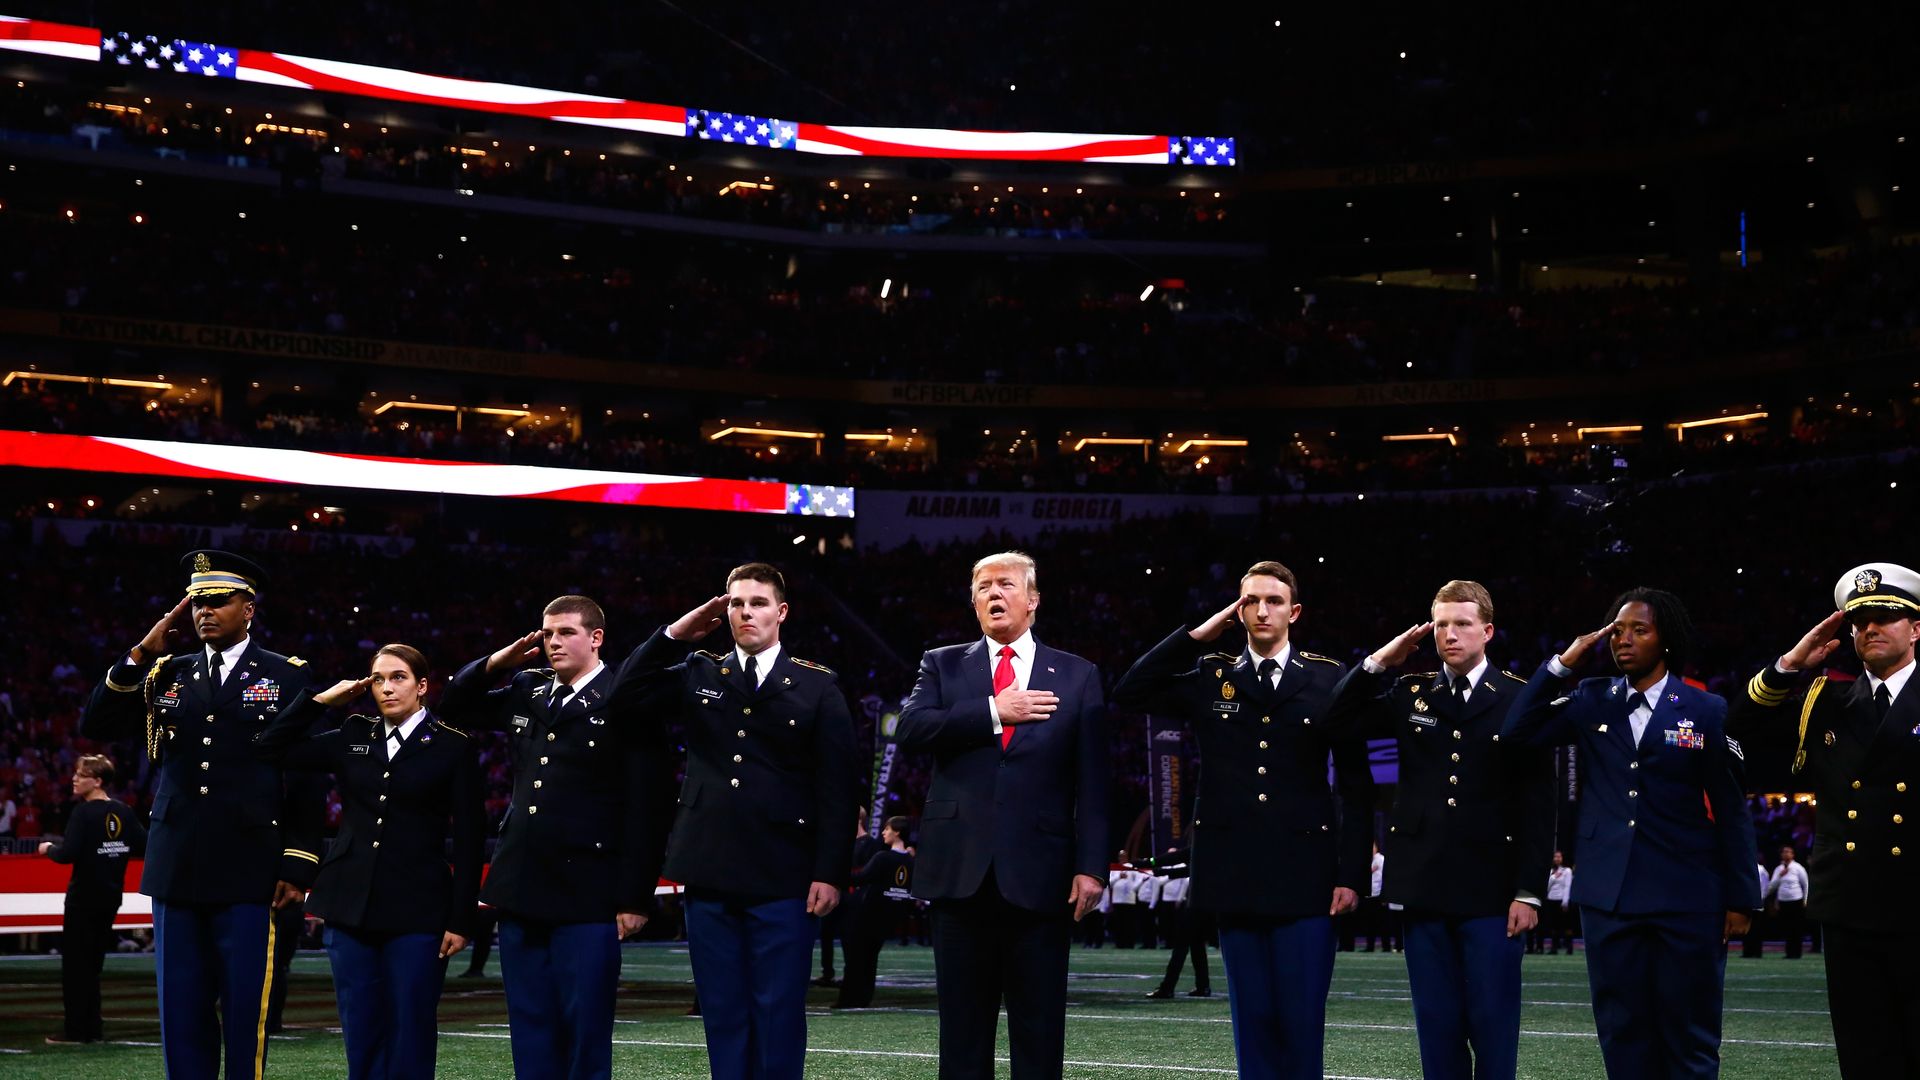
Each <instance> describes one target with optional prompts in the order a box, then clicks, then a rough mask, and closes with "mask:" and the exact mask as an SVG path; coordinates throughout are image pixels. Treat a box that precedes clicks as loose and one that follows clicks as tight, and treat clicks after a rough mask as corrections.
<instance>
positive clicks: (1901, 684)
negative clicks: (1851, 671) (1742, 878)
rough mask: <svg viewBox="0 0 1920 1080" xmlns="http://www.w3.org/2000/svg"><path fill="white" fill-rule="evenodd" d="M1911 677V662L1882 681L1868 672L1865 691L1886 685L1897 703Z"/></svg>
mask: <svg viewBox="0 0 1920 1080" xmlns="http://www.w3.org/2000/svg"><path fill="white" fill-rule="evenodd" d="M1912 676H1913V662H1912V661H1908V662H1907V666H1906V667H1903V668H1901V669H1900V670H1899V671H1896V672H1894V673H1893V674H1891V675H1889V676H1887V677H1886V678H1884V679H1882V678H1879V677H1877V676H1875V675H1874V673H1873V672H1871V671H1869V672H1867V690H1868V691H1869V692H1871V693H1874V694H1878V693H1879V692H1880V684H1881V683H1885V684H1886V685H1887V698H1888V700H1890V701H1898V700H1900V691H1901V690H1902V689H1903V688H1905V686H1906V685H1907V680H1908V679H1909V678H1911V677H1912ZM1794 865H1795V866H1798V865H1799V864H1798V863H1795V864H1794Z"/></svg>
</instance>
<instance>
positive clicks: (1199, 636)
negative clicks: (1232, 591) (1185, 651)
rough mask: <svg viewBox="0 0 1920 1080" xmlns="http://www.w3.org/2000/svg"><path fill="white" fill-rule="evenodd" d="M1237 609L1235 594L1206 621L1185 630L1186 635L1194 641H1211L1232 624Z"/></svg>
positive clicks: (1237, 602)
mask: <svg viewBox="0 0 1920 1080" xmlns="http://www.w3.org/2000/svg"><path fill="white" fill-rule="evenodd" d="M1239 611H1240V598H1239V597H1237V596H1236V597H1234V598H1233V602H1232V603H1231V604H1228V605H1227V606H1226V607H1223V608H1221V609H1220V610H1219V611H1216V612H1214V613H1213V614H1212V615H1211V616H1209V617H1208V619H1207V621H1206V622H1203V623H1201V624H1200V625H1199V626H1196V627H1194V628H1193V629H1191V630H1189V631H1187V636H1188V637H1190V638H1192V639H1193V640H1195V641H1212V640H1213V639H1214V638H1217V637H1219V636H1220V635H1221V634H1222V633H1223V632H1225V630H1226V629H1227V627H1229V626H1231V625H1233V623H1234V620H1235V619H1236V618H1237V617H1238V613H1239Z"/></svg>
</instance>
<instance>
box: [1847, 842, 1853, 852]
mask: <svg viewBox="0 0 1920 1080" xmlns="http://www.w3.org/2000/svg"><path fill="white" fill-rule="evenodd" d="M1853 849H1854V843H1853V841H1851V840H1849V841H1847V850H1848V851H1852V850H1853Z"/></svg>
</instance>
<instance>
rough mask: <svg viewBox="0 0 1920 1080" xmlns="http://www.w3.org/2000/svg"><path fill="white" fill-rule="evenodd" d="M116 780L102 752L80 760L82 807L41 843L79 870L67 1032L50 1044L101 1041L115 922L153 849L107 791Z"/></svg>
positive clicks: (63, 981) (71, 909)
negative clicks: (104, 969)
mask: <svg viewBox="0 0 1920 1080" xmlns="http://www.w3.org/2000/svg"><path fill="white" fill-rule="evenodd" d="M111 783H113V762H111V761H109V760H107V759H106V758H104V757H101V756H100V755H98V754H90V755H88V756H86V757H83V758H81V759H80V760H79V761H78V762H76V763H75V764H74V767H73V795H74V798H76V799H77V800H79V805H78V806H75V807H74V808H73V813H72V815H71V816H69V817H68V818H67V832H66V835H65V836H64V837H62V838H61V839H59V840H48V841H45V842H43V843H42V844H41V845H40V854H42V855H45V856H46V857H47V858H49V859H52V860H53V861H54V862H57V863H68V864H71V865H72V866H73V877H72V878H71V879H69V880H68V882H67V914H66V921H65V932H64V933H63V934H62V935H61V939H60V988H61V991H62V995H63V997H64V998H65V999H66V1013H67V1020H66V1031H65V1032H64V1033H63V1035H62V1037H61V1038H57V1039H56V1038H52V1037H49V1038H48V1039H47V1042H48V1043H50V1044H53V1045H60V1044H62V1043H85V1042H97V1041H99V1039H100V1038H101V1029H100V965H101V963H102V961H103V960H104V959H105V957H106V955H107V949H108V948H110V947H111V946H112V944H113V917H114V915H115V914H116V913H118V912H119V910H120V894H121V892H123V891H124V890H125V887H126V879H127V859H128V857H129V856H132V855H140V854H144V853H145V852H146V850H147V830H146V827H145V826H144V825H141V824H140V822H139V821H138V820H137V819H136V818H135V817H134V816H133V811H131V810H128V809H127V807H126V804H124V803H122V802H120V801H119V800H117V799H115V798H113V797H112V796H110V795H108V794H107V785H109V784H111Z"/></svg>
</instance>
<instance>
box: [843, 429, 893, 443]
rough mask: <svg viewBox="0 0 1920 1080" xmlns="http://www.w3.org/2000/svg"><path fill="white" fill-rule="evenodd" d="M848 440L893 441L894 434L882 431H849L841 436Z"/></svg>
mask: <svg viewBox="0 0 1920 1080" xmlns="http://www.w3.org/2000/svg"><path fill="white" fill-rule="evenodd" d="M841 437H842V438H844V439H846V440H847V441H848V442H892V441H893V436H891V435H888V434H887V433H885V432H882V431H849V432H847V433H846V434H845V435H843V436H841Z"/></svg>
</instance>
